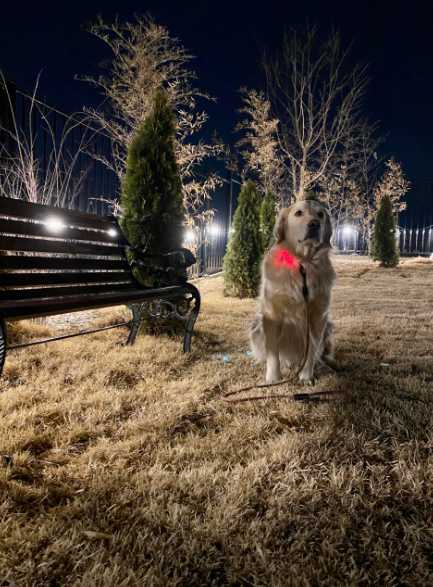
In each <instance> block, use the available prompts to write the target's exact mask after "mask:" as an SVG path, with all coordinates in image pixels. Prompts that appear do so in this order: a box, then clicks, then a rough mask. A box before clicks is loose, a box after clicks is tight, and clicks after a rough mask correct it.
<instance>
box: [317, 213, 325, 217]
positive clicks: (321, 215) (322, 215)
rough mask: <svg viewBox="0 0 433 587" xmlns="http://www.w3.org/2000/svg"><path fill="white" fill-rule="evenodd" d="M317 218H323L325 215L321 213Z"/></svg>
mask: <svg viewBox="0 0 433 587" xmlns="http://www.w3.org/2000/svg"><path fill="white" fill-rule="evenodd" d="M317 216H318V217H319V218H323V217H324V216H325V215H324V214H323V212H319V213H318V214H317Z"/></svg>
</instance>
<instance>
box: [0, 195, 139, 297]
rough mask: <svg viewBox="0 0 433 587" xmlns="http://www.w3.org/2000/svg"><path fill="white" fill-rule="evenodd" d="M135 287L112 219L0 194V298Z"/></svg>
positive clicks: (107, 290) (77, 294)
mask: <svg viewBox="0 0 433 587" xmlns="http://www.w3.org/2000/svg"><path fill="white" fill-rule="evenodd" d="M136 286H137V284H136V283H135V281H134V279H133V277H132V274H131V270H130V267H129V265H128V263H127V261H126V258H125V245H124V244H122V237H121V234H120V231H119V227H118V225H117V222H116V220H115V218H113V217H108V216H107V217H104V216H96V215H94V214H87V213H84V212H78V211H75V210H66V209H62V208H53V207H51V206H44V205H41V204H33V203H29V202H25V201H22V200H16V199H12V198H0V302H2V301H3V302H4V301H13V300H15V299H16V300H25V299H36V298H44V299H46V298H49V297H55V298H57V297H58V296H59V295H63V296H72V295H74V296H79V295H84V294H95V295H97V294H100V293H105V292H110V291H116V292H120V291H122V290H131V288H135V287H136Z"/></svg>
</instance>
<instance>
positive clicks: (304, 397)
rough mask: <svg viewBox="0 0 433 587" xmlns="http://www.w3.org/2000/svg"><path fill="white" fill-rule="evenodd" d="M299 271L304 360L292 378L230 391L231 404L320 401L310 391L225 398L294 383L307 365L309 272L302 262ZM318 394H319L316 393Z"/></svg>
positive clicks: (227, 394)
mask: <svg viewBox="0 0 433 587" xmlns="http://www.w3.org/2000/svg"><path fill="white" fill-rule="evenodd" d="M299 273H300V274H301V277H302V297H303V299H304V310H305V326H306V328H305V331H306V339H305V343H304V355H303V358H302V361H301V362H300V364H299V366H298V368H297V370H296V372H295V374H294V376H293V377H291V378H290V379H283V380H282V381H278V382H277V383H259V384H253V385H249V386H247V387H241V389H236V390H235V391H230V392H229V393H226V394H225V395H224V396H223V397H224V401H225V402H227V403H230V404H236V403H241V402H248V401H254V400H268V399H277V398H283V399H291V400H293V401H320V399H315V398H314V396H311V395H310V394H308V393H294V394H274V395H256V396H252V397H243V398H239V399H232V400H229V399H225V398H227V397H230V396H232V395H237V394H238V393H245V392H246V391H251V390H252V389H264V388H268V387H277V386H278V385H284V384H286V383H292V382H293V378H294V377H297V376H298V375H299V373H300V372H301V371H302V369H303V368H304V367H305V363H306V362H307V358H308V353H309V351H310V311H309V307H308V299H309V291H308V284H307V272H306V270H305V267H304V266H303V265H302V263H300V264H299ZM315 395H317V394H315Z"/></svg>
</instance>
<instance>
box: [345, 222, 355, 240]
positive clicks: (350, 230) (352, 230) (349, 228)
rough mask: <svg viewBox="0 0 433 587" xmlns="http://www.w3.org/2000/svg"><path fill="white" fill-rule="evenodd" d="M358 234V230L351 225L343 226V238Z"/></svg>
mask: <svg viewBox="0 0 433 587" xmlns="http://www.w3.org/2000/svg"><path fill="white" fill-rule="evenodd" d="M355 234H356V228H355V227H354V226H351V225H350V224H344V225H343V236H344V237H345V238H350V237H352V236H354V235H355Z"/></svg>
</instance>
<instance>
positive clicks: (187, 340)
mask: <svg viewBox="0 0 433 587" xmlns="http://www.w3.org/2000/svg"><path fill="white" fill-rule="evenodd" d="M188 287H189V290H190V292H191V294H192V297H193V300H194V307H193V309H192V310H191V313H190V315H189V317H188V320H187V321H186V324H185V335H184V337H183V352H184V353H189V352H191V337H192V334H193V330H194V325H195V323H196V320H197V317H198V314H199V312H200V292H199V291H198V289H197V288H196V287H194V286H193V285H191V284H189V286H188Z"/></svg>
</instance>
